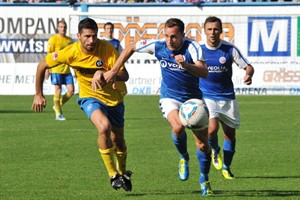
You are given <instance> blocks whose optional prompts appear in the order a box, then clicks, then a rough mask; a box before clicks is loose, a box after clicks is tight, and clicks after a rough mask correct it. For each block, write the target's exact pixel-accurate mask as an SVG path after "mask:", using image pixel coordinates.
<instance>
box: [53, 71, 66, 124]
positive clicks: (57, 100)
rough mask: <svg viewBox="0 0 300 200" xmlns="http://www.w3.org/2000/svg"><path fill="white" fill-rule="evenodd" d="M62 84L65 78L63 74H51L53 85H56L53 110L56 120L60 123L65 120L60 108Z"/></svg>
mask: <svg viewBox="0 0 300 200" xmlns="http://www.w3.org/2000/svg"><path fill="white" fill-rule="evenodd" d="M62 83H63V78H62V75H61V74H55V73H51V84H52V85H54V95H53V104H54V106H53V109H54V112H55V119H56V120H59V121H62V120H65V118H64V117H63V114H62V110H61V106H60V98H61V88H62Z"/></svg>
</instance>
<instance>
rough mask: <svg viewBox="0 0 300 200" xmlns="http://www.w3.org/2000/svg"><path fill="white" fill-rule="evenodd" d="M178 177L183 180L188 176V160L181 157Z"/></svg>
mask: <svg viewBox="0 0 300 200" xmlns="http://www.w3.org/2000/svg"><path fill="white" fill-rule="evenodd" d="M178 178H179V179H180V180H181V181H185V180H187V179H188V178H189V161H186V160H185V159H183V158H181V159H180V160H179V165H178Z"/></svg>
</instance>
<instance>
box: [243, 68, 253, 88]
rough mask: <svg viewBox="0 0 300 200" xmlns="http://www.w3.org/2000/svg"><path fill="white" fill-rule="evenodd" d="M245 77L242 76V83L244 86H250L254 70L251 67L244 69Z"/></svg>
mask: <svg viewBox="0 0 300 200" xmlns="http://www.w3.org/2000/svg"><path fill="white" fill-rule="evenodd" d="M245 70H246V75H245V76H244V83H245V84H246V85H251V84H252V76H253V74H254V68H253V67H252V65H248V66H247V67H246V68H245Z"/></svg>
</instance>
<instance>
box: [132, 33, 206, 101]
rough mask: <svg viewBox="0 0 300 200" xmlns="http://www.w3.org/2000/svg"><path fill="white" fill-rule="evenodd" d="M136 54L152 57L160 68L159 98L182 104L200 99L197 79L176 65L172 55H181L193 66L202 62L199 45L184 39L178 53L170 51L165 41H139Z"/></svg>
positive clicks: (200, 94) (200, 93)
mask: <svg viewBox="0 0 300 200" xmlns="http://www.w3.org/2000/svg"><path fill="white" fill-rule="evenodd" d="M136 49H137V52H141V53H149V54H152V55H154V56H155V57H156V58H157V59H158V61H159V64H160V67H161V75H162V82H161V89H160V93H161V98H172V99H176V100H178V101H180V102H184V101H186V100H188V99H191V98H199V99H201V98H202V92H201V90H200V89H199V77H197V76H194V75H193V74H191V73H190V72H188V71H187V70H186V69H184V68H182V67H181V66H179V65H178V64H177V62H176V61H175V59H174V58H173V57H172V55H179V54H181V55H183V56H184V57H185V62H187V63H190V64H194V63H195V62H196V61H198V60H202V61H203V60H204V59H203V56H202V51H201V48H200V45H199V43H197V42H195V41H193V40H190V39H188V38H184V41H183V46H182V48H181V49H180V50H178V51H170V50H169V49H168V48H167V45H166V42H165V39H162V40H151V39H150V40H141V41H139V42H137V43H136Z"/></svg>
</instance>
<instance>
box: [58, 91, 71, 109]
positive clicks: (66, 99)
mask: <svg viewBox="0 0 300 200" xmlns="http://www.w3.org/2000/svg"><path fill="white" fill-rule="evenodd" d="M72 96H73V94H70V93H68V92H66V93H65V94H64V95H63V96H62V97H61V99H60V105H61V106H62V105H64V104H65V103H66V102H67V101H69V99H71V97H72Z"/></svg>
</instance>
